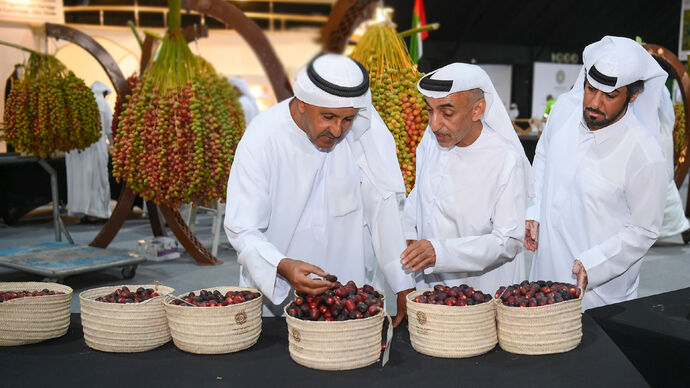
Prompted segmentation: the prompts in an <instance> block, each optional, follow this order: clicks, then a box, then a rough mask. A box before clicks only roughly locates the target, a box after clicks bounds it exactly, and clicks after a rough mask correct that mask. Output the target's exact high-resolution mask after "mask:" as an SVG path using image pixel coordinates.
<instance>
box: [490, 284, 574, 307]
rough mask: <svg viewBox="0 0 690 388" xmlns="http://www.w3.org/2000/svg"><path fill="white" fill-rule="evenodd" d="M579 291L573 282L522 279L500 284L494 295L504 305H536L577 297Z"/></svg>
mask: <svg viewBox="0 0 690 388" xmlns="http://www.w3.org/2000/svg"><path fill="white" fill-rule="evenodd" d="M581 292H582V291H581V290H580V288H578V287H577V286H575V285H574V284H569V283H559V282H552V281H544V280H538V281H536V282H529V281H527V280H524V281H523V282H522V283H520V284H513V285H512V286H508V287H504V286H501V288H499V289H498V291H496V295H495V296H496V299H499V298H500V299H501V302H502V303H503V304H504V305H506V306H513V307H537V306H546V305H549V304H554V303H559V302H564V301H566V300H571V299H577V298H579V297H580V294H581Z"/></svg>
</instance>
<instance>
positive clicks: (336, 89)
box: [307, 54, 369, 97]
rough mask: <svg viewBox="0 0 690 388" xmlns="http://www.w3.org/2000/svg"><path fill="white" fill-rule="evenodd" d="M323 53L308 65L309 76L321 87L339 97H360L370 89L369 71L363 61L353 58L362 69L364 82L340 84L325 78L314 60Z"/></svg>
mask: <svg viewBox="0 0 690 388" xmlns="http://www.w3.org/2000/svg"><path fill="white" fill-rule="evenodd" d="M322 55H323V54H319V55H317V56H316V57H315V58H314V59H312V60H311V61H310V62H309V64H308V65H307V76H308V77H309V79H310V80H311V82H313V83H314V85H316V86H317V87H318V88H319V89H321V90H323V91H325V92H327V93H329V94H332V95H334V96H338V97H359V96H361V95H363V94H364V93H366V92H367V90H368V89H369V73H368V72H367V69H365V68H364V66H362V64H361V63H359V62H357V61H355V60H352V62H354V63H356V64H357V67H359V69H360V70H361V71H362V83H361V84H359V85H357V86H340V85H336V84H334V83H331V82H328V81H326V80H325V79H323V78H322V77H321V76H320V75H319V74H318V73H317V72H316V69H314V62H315V61H316V60H317V59H319V58H320V57H321V56H322Z"/></svg>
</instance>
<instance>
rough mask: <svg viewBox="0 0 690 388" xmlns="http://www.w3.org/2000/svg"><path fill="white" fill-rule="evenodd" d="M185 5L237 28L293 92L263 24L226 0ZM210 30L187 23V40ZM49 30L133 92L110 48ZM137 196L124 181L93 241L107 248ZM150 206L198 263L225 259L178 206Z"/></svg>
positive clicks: (159, 231)
mask: <svg viewBox="0 0 690 388" xmlns="http://www.w3.org/2000/svg"><path fill="white" fill-rule="evenodd" d="M183 8H184V9H187V10H194V11H198V12H200V13H204V14H206V15H207V16H211V17H213V18H216V19H218V20H220V21H222V22H223V23H225V24H226V25H227V26H229V27H232V28H234V29H235V30H236V31H237V32H238V33H239V34H240V36H242V38H243V39H244V40H245V41H246V42H247V43H248V44H249V46H250V47H251V48H252V50H253V51H254V53H255V54H256V56H257V57H258V59H259V62H260V63H261V65H262V66H263V67H264V70H265V72H266V74H267V76H268V78H269V80H270V82H271V86H272V87H273V91H274V94H275V96H276V99H278V100H283V99H285V98H288V97H290V96H292V88H291V87H290V82H289V80H288V77H287V73H286V71H285V68H284V67H283V65H282V63H281V62H280V60H279V59H278V57H277V55H276V53H275V50H274V49H273V47H272V46H271V44H270V42H269V41H268V39H267V38H266V36H265V34H264V33H263V31H261V29H260V28H259V26H258V25H257V24H256V23H255V22H254V21H252V20H251V19H249V18H247V17H246V15H245V14H244V13H243V12H242V11H241V10H240V9H239V8H237V7H236V6H234V5H232V4H230V3H226V2H224V1H222V0H204V1H194V0H189V1H184V2H183ZM207 31H208V30H207V29H206V27H205V26H204V27H197V28H190V27H187V28H186V29H185V30H184V34H185V36H186V38H187V40H188V41H191V40H193V39H195V38H196V37H199V36H203V35H202V34H204V33H206V34H207ZM46 34H47V35H48V36H50V37H54V38H57V39H64V40H68V41H70V42H72V43H75V44H77V45H78V46H80V47H82V48H84V49H85V50H86V51H87V52H89V53H90V54H91V55H92V56H93V57H94V58H95V59H96V60H97V61H98V62H99V64H100V65H101V66H102V67H103V69H104V70H105V72H106V74H107V75H108V77H109V78H110V80H111V82H112V84H113V85H114V87H115V90H116V92H117V94H118V95H121V96H126V95H128V94H131V90H130V88H129V85H128V84H127V81H126V80H125V78H124V77H123V76H122V73H121V72H120V69H119V68H118V67H117V64H116V63H115V61H114V60H113V59H112V57H111V56H110V55H109V54H108V52H107V51H105V49H104V48H103V47H102V46H101V45H100V44H98V43H97V42H96V41H95V40H93V39H92V38H91V37H89V36H88V35H86V34H84V33H82V32H80V31H78V30H76V29H73V28H71V27H67V26H64V25H56V24H50V23H46ZM144 44H145V46H146V44H147V43H146V42H145V43H144ZM148 45H149V46H146V47H152V45H153V42H151V43H148ZM146 47H144V49H143V53H142V60H143V59H144V58H143V57H144V55H146V56H148V58H150V54H151V49H150V48H149V49H147V48H146ZM134 196H135V195H134V193H133V192H132V190H131V189H130V188H129V187H128V186H127V185H123V188H122V190H121V192H120V197H119V199H118V202H117V206H116V207H115V209H114V210H113V213H112V215H111V217H110V218H109V219H108V221H107V222H106V224H105V225H104V226H103V229H101V231H100V232H99V233H98V235H97V236H96V237H95V238H94V240H93V241H92V242H91V243H90V244H89V245H91V246H94V247H100V248H105V247H107V246H108V244H110V242H111V241H112V240H113V239H114V238H115V236H116V235H117V233H118V231H119V230H120V228H122V225H123V224H124V221H125V219H126V218H127V216H128V214H129V210H130V208H131V206H132V203H133V201H134ZM147 207H148V212H149V220H150V222H151V228H152V230H153V232H154V235H155V236H161V235H164V230H163V228H162V222H161V219H160V216H159V215H158V210H160V212H161V214H162V215H163V217H164V218H165V220H166V221H167V223H168V225H169V226H170V228H171V230H172V231H173V233H174V234H175V236H176V237H177V239H178V240H179V241H180V243H181V244H182V246H183V247H184V248H185V249H186V250H187V252H189V254H190V255H191V256H192V257H193V258H194V259H195V260H196V262H197V263H198V264H201V265H212V264H220V263H221V261H220V260H218V259H217V258H216V257H215V256H214V255H213V254H211V253H210V252H208V250H206V248H205V247H204V246H203V245H202V244H201V243H200V242H199V241H198V240H197V238H196V237H195V236H194V234H193V233H192V232H191V230H190V229H189V228H188V226H187V225H186V224H185V222H184V221H183V220H182V218H181V217H180V215H179V213H178V211H177V210H176V209H172V208H170V207H168V206H160V207H156V206H154V204H153V203H151V202H147Z"/></svg>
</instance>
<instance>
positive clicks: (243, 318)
mask: <svg viewBox="0 0 690 388" xmlns="http://www.w3.org/2000/svg"><path fill="white" fill-rule="evenodd" d="M235 322H237V324H238V325H244V324H245V323H247V313H245V312H244V311H240V312H239V313H237V314H235Z"/></svg>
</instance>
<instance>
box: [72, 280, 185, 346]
mask: <svg viewBox="0 0 690 388" xmlns="http://www.w3.org/2000/svg"><path fill="white" fill-rule="evenodd" d="M173 291H174V289H172V288H170V287H166V286H163V285H160V284H143V285H122V286H107V287H99V288H93V289H90V290H86V291H83V292H82V293H81V294H79V301H80V303H81V324H82V326H83V328H84V340H85V342H86V345H87V346H89V347H90V348H92V349H96V350H100V351H103V352H115V353H135V352H144V351H147V350H151V349H155V348H157V347H159V346H161V345H163V344H165V343H166V342H168V341H170V329H168V320H167V318H166V317H165V309H164V308H163V298H164V296H165V295H167V294H170V293H172V292H173Z"/></svg>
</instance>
